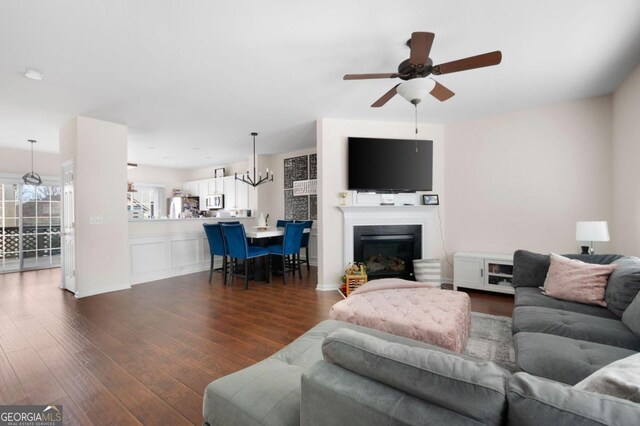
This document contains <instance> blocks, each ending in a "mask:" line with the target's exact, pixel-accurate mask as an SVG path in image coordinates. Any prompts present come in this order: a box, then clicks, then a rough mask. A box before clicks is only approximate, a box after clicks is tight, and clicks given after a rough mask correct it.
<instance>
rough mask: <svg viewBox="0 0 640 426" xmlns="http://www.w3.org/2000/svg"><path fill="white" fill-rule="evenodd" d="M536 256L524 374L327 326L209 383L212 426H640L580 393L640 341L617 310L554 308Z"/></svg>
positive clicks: (612, 404) (520, 314)
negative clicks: (580, 384) (579, 385)
mask: <svg viewBox="0 0 640 426" xmlns="http://www.w3.org/2000/svg"><path fill="white" fill-rule="evenodd" d="M535 256H536V255H535V254H532V253H528V252H518V253H516V259H515V265H514V285H515V286H517V288H516V305H517V307H516V312H514V314H515V315H514V332H515V335H514V338H515V340H516V345H517V346H516V349H517V367H518V369H519V370H520V371H519V372H517V373H515V374H513V375H511V374H509V373H508V372H507V371H505V370H503V369H501V368H500V367H498V366H496V365H495V364H493V363H491V362H486V361H481V360H476V359H472V358H469V357H466V356H464V355H460V354H456V353H453V352H449V351H447V350H445V349H442V348H439V347H436V346H432V345H428V344H425V343H422V342H418V341H415V340H411V339H407V338H403V337H399V336H394V335H390V334H387V333H383V332H380V331H376V330H372V329H369V328H365V327H361V326H357V325H353V324H349V323H344V322H340V321H331V320H329V321H324V322H321V323H320V324H318V325H317V326H315V327H313V328H312V329H311V330H309V331H308V332H307V333H305V334H304V335H302V336H301V337H300V338H298V339H296V340H295V341H294V342H293V343H291V344H290V345H289V346H287V347H286V348H284V349H282V350H281V351H279V352H277V353H275V354H274V355H272V356H271V357H269V358H267V359H266V360H264V361H261V362H259V363H257V364H255V365H253V366H251V367H249V368H246V369H244V370H241V371H238V372H236V373H233V374H231V375H229V376H226V377H223V378H220V379H218V380H216V381H214V382H212V383H211V384H209V386H208V387H207V389H206V391H205V395H204V407H203V411H204V412H203V415H204V422H205V425H279V426H280V425H297V424H303V425H367V426H375V425H383V424H384V425H390V424H391V425H410V424H416V425H418V424H419V425H480V424H488V425H504V424H510V425H523V426H528V425H602V424H609V425H636V424H638V422H639V419H640V404H636V403H633V402H629V401H626V400H622V399H618V398H615V397H610V396H606V395H600V394H596V393H591V392H585V391H581V390H577V389H574V388H573V387H572V386H571V384H573V383H575V382H576V381H578V380H581V378H584V377H586V376H587V375H589V374H591V372H593V371H595V370H596V369H598V368H599V367H600V366H603V365H606V364H608V363H609V362H612V361H614V360H617V359H620V358H623V357H625V356H627V355H630V354H633V353H635V350H637V348H636V346H635V345H636V344H637V342H636V343H634V341H633V339H632V338H631V337H630V336H629V335H628V334H627V333H625V332H624V331H621V330H622V329H621V328H620V327H618V325H613V323H610V322H607V321H617V322H619V316H618V315H617V314H614V313H613V312H611V311H609V313H607V312H604V311H602V310H601V309H604V308H595V310H594V309H592V307H590V306H574V305H572V304H570V302H560V301H556V300H547V299H549V298H548V297H547V296H544V295H542V294H541V292H539V290H538V289H537V288H536V286H537V285H540V284H539V283H540V279H542V281H544V276H545V275H546V270H544V256H542V257H538V258H535ZM595 259H596V258H592V259H590V260H594V261H595ZM617 259H618V258H617V257H616V259H615V260H617ZM613 260H614V259H613V258H612V260H610V261H613ZM539 261H542V266H540V264H539ZM536 262H538V263H536ZM547 268H548V263H547ZM529 269H531V271H529ZM532 274H533V275H532ZM536 280H537V281H536ZM534 282H537V283H538V284H537V285H534ZM618 296H620V295H616V297H618ZM622 296H624V295H622ZM611 297H613V296H611ZM625 297H626V296H624V297H622V299H624V300H626V299H625ZM622 299H621V300H622ZM616 300H617V299H616ZM576 305H579V304H576ZM614 305H616V306H617V303H614ZM536 310H539V311H537V312H538V313H539V315H536V314H535V312H534V311H536ZM605 310H606V309H605ZM572 312H573V313H575V314H576V315H587V316H588V317H586V318H583V317H581V316H577V317H576V316H575V315H573V314H570V313H572ZM541 317H542V319H541ZM547 317H548V318H550V319H551V318H552V319H553V321H551V320H549V321H547V320H546V319H545V318H547ZM594 318H596V320H594ZM587 319H588V321H589V323H588V324H589V326H587V327H582V326H581V325H580V324H581V321H583V320H587ZM600 321H602V322H600ZM558 324H563V325H558ZM616 324H617V323H616ZM594 329H606V330H612V332H611V333H609V334H610V335H609V336H605V334H607V333H604V332H596V331H593V330H594ZM572 333H573V334H572ZM576 337H581V338H582V337H590V338H593V339H595V340H598V341H599V342H592V341H589V340H579V339H576ZM602 341H604V342H606V343H601V342H602ZM616 345H618V346H616ZM620 345H621V346H620ZM634 348H636V349H634Z"/></svg>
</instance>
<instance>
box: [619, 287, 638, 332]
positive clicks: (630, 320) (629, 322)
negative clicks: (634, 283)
mask: <svg viewBox="0 0 640 426" xmlns="http://www.w3.org/2000/svg"><path fill="white" fill-rule="evenodd" d="M622 323H623V324H624V325H626V326H627V327H629V330H631V331H633V334H635V335H636V336H638V339H640V293H638V294H636V298H635V299H633V302H631V304H630V305H629V307H628V308H627V309H626V310H625V311H624V314H622Z"/></svg>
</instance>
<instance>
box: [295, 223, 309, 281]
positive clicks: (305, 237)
mask: <svg viewBox="0 0 640 426" xmlns="http://www.w3.org/2000/svg"><path fill="white" fill-rule="evenodd" d="M296 223H304V227H305V229H309V232H305V233H303V234H302V245H301V246H300V247H301V249H304V250H305V260H300V254H299V253H298V263H300V264H302V263H306V264H307V272H309V271H311V267H310V265H309V238H310V237H311V227H312V226H313V221H312V220H296Z"/></svg>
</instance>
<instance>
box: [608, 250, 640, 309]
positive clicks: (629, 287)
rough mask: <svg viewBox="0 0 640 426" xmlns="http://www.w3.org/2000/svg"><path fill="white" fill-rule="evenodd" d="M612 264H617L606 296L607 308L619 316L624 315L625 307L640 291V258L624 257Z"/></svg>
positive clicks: (610, 278)
mask: <svg viewBox="0 0 640 426" xmlns="http://www.w3.org/2000/svg"><path fill="white" fill-rule="evenodd" d="M612 265H616V269H615V270H614V271H613V272H612V273H611V276H610V277H609V282H608V283H607V289H606V292H605V296H604V297H605V300H606V301H607V309H609V310H610V311H611V312H613V313H614V314H616V315H617V316H618V317H622V314H623V313H624V311H625V309H627V307H628V306H629V305H630V304H631V302H633V299H634V298H635V297H636V294H638V291H640V259H638V258H637V257H623V258H622V259H618V260H616V261H615V262H613V263H612Z"/></svg>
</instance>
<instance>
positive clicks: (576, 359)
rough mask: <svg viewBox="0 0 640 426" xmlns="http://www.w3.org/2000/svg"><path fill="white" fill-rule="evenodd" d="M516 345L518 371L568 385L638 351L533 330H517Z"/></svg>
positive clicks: (514, 339)
mask: <svg viewBox="0 0 640 426" xmlns="http://www.w3.org/2000/svg"><path fill="white" fill-rule="evenodd" d="M513 345H514V347H515V350H516V369H517V370H518V371H523V372H525V373H529V374H533V375H534V376H540V377H545V378H547V379H551V380H557V381H559V382H562V383H566V384H568V385H575V384H576V383H578V382H579V381H580V380H582V379H584V378H585V377H587V376H589V375H590V374H592V373H593V372H594V371H596V370H599V369H600V368H602V367H604V366H605V365H607V364H611V363H612V362H613V361H617V360H619V359H621V358H625V357H628V356H630V355H633V354H635V353H636V351H632V350H630V349H624V348H618V347H615V346H609V345H603V344H601V343H593V342H586V341H583V340H575V339H569V338H568V337H562V336H554V335H552V334H544V333H529V332H521V333H518V334H516V335H515V336H514V337H513Z"/></svg>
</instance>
